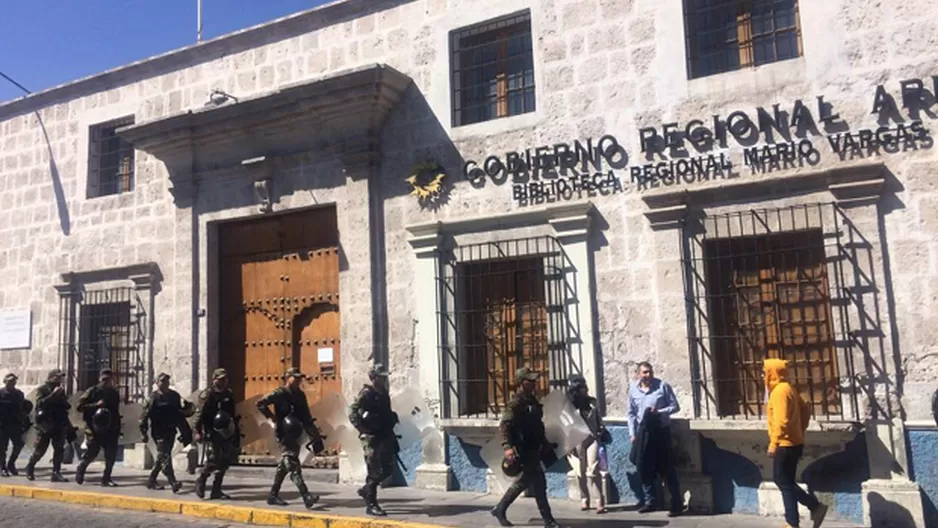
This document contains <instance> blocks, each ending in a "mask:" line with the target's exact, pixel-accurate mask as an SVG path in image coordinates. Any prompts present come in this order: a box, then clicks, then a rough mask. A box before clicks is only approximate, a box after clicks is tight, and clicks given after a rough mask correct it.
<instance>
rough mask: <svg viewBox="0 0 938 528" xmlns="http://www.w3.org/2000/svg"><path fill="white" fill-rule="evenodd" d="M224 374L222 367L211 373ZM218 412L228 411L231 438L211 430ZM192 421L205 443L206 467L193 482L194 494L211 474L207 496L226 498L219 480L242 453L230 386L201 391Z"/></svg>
mask: <svg viewBox="0 0 938 528" xmlns="http://www.w3.org/2000/svg"><path fill="white" fill-rule="evenodd" d="M227 377H228V373H227V372H226V371H225V369H215V372H214V373H213V379H215V380H218V379H221V378H227ZM219 411H224V412H225V413H227V414H228V416H230V417H231V420H232V421H233V424H234V434H233V435H232V436H231V437H230V438H225V437H224V436H222V435H221V434H220V433H218V432H217V431H215V430H214V426H213V420H214V418H215V414H216V413H218V412H219ZM194 420H195V431H196V433H198V434H199V435H201V436H202V438H203V441H202V442H203V445H204V446H205V466H204V467H203V468H202V472H201V473H200V474H199V476H198V478H197V479H196V481H195V489H196V494H197V495H199V497H203V496H204V495H205V483H206V481H208V477H209V476H210V475H212V474H213V473H214V475H215V479H214V480H213V481H212V494H211V496H210V498H212V499H227V498H228V496H227V495H225V494H224V493H222V491H221V485H222V481H223V480H224V478H225V473H226V472H227V471H228V468H229V467H230V466H231V464H233V463H235V462H237V461H238V455H239V454H240V453H241V430H240V427H239V425H238V417H237V416H236V415H235V402H234V394H233V393H232V392H231V389H228V388H225V389H223V390H219V389H218V388H216V387H215V386H214V385H212V386H211V387H208V388H206V389H205V390H203V391H202V392H200V393H199V400H198V403H197V404H196V411H195V418H194Z"/></svg>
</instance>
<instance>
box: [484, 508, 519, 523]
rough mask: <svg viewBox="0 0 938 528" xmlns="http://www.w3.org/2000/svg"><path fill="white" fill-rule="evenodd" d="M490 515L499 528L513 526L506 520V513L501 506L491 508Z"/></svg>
mask: <svg viewBox="0 0 938 528" xmlns="http://www.w3.org/2000/svg"><path fill="white" fill-rule="evenodd" d="M490 513H491V514H492V517H495V520H497V521H498V524H499V526H514V524H512V523H511V521H509V520H508V517H506V515H505V514H506V511H505V509H504V508H503V507H502V506H501V504H499V505H498V506H496V507H494V508H492V511H491V512H490Z"/></svg>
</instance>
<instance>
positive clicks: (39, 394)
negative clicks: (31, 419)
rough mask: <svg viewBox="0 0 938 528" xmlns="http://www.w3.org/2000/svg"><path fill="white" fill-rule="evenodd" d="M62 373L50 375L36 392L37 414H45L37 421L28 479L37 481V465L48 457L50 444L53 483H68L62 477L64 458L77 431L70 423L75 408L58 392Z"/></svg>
mask: <svg viewBox="0 0 938 528" xmlns="http://www.w3.org/2000/svg"><path fill="white" fill-rule="evenodd" d="M62 376H63V374H62V371H61V370H53V371H52V372H50V373H49V377H48V379H47V380H46V382H45V383H44V384H43V385H41V386H40V387H39V389H38V390H37V391H36V413H37V414H38V413H40V412H41V413H43V415H44V417H43V418H42V419H39V418H38V417H37V419H36V429H37V430H38V433H39V434H38V435H37V436H36V443H35V445H33V454H32V455H31V456H30V457H29V463H28V464H26V478H27V479H29V480H35V476H34V471H35V469H36V463H37V462H39V459H40V458H42V457H43V455H45V454H46V450H47V449H48V448H49V444H50V443H51V444H52V481H53V482H66V481H67V480H66V479H65V478H64V477H62V458H63V457H64V455H65V441H66V439H68V440H69V441H72V440H74V434H75V432H74V428H73V427H72V424H71V423H70V422H69V421H68V410H69V409H71V408H72V406H71V405H69V403H68V399H67V398H66V397H65V391H64V390H60V391H58V392H56V389H57V388H60V386H61V377H62Z"/></svg>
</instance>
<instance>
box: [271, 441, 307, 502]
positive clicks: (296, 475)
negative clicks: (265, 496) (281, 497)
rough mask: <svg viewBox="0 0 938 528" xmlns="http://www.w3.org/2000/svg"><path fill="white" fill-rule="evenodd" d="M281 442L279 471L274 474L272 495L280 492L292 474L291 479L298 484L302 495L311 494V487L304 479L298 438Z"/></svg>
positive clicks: (297, 487)
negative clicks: (307, 485) (284, 482)
mask: <svg viewBox="0 0 938 528" xmlns="http://www.w3.org/2000/svg"><path fill="white" fill-rule="evenodd" d="M277 443H278V444H280V462H279V463H278V464H277V472H276V473H275V474H274V484H273V486H271V488H270V494H271V495H277V494H279V493H280V486H282V485H283V481H284V480H285V479H286V478H287V475H290V480H291V481H293V484H294V485H296V489H297V490H299V492H300V495H303V496H304V497H305V496H306V495H307V494H309V488H307V487H306V481H304V480H303V466H302V465H301V464H300V456H299V453H300V445H299V442H298V441H297V440H296V439H281V440H278V442H277Z"/></svg>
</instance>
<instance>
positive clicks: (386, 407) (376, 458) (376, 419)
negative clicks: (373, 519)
mask: <svg viewBox="0 0 938 528" xmlns="http://www.w3.org/2000/svg"><path fill="white" fill-rule="evenodd" d="M368 379H370V380H371V384H369V385H365V386H364V387H363V388H362V390H361V392H359V393H358V397H356V398H355V402H354V403H352V405H351V406H350V408H349V421H350V422H352V425H353V426H355V429H357V430H358V433H359V438H361V441H362V447H363V448H364V451H365V465H366V467H367V468H368V476H367V478H366V479H365V485H364V486H363V487H361V488H359V490H358V496H359V497H361V498H362V499H364V500H365V512H366V513H367V514H368V515H374V516H378V517H383V516H385V515H387V513H385V511H384V510H383V509H382V508H381V506H380V505H379V504H378V486H379V485H380V484H381V482H382V481H384V480H385V479H387V478H388V477H390V476H391V471H392V470H393V469H394V458H395V456H397V453H398V452H399V451H400V445H399V444H398V442H397V436H395V435H394V426H395V425H396V424H397V422H398V417H397V414H396V413H395V412H394V411H392V410H391V397H390V396H389V395H388V372H387V371H386V370H384V366H383V365H381V364H380V363H379V364H376V365H375V366H374V367H372V369H371V370H370V371H369V372H368Z"/></svg>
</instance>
